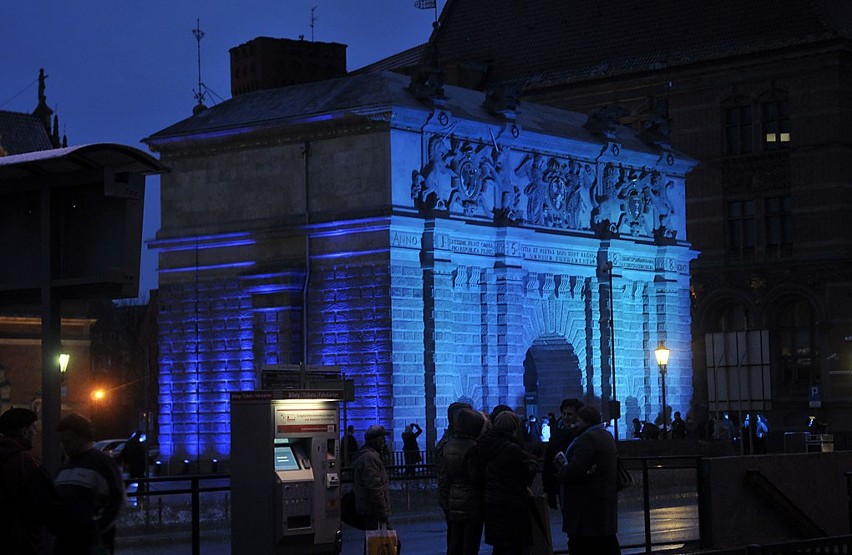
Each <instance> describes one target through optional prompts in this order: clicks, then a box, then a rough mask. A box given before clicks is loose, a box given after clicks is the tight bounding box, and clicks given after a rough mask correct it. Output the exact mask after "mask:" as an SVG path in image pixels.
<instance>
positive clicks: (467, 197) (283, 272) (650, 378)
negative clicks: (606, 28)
mask: <svg viewBox="0 0 852 555" xmlns="http://www.w3.org/2000/svg"><path fill="white" fill-rule="evenodd" d="M409 85H410V83H409V79H408V78H406V77H403V76H400V75H397V74H392V73H377V74H365V75H359V76H353V77H346V78H343V79H338V80H331V81H323V82H319V83H312V84H308V85H300V86H295V87H285V88H280V89H273V90H266V91H258V92H254V93H250V94H245V95H240V96H237V97H235V98H233V99H231V100H229V101H227V102H224V103H222V104H219V105H217V106H215V107H213V108H211V109H209V110H206V111H204V112H201V113H199V114H196V115H194V116H193V117H191V118H189V119H187V120H184V121H182V122H179V123H177V124H175V125H174V126H172V127H169V128H167V129H164V130H162V131H160V132H158V133H155V134H154V135H152V136H151V137H148V138H147V139H146V140H145V141H146V143H147V144H148V145H149V146H150V148H151V149H152V150H154V151H155V152H158V153H159V155H160V158H161V160H162V161H163V162H164V163H165V164H167V165H168V166H169V167H170V168H171V171H170V173H168V174H166V175H164V176H163V178H162V191H161V199H162V200H161V202H162V227H161V229H160V231H159V232H158V235H157V239H156V242H155V245H154V246H155V247H156V248H157V249H158V250H159V253H160V254H159V258H160V270H159V272H160V274H159V279H160V290H159V302H160V314H159V330H160V341H159V344H160V361H159V362H160V399H159V402H160V418H159V426H160V429H159V433H160V452H161V454H162V455H163V456H164V457H167V458H175V457H181V458H182V457H190V458H193V459H196V458H197V459H198V460H199V461H202V460H203V459H206V458H210V457H217V458H225V457H227V454H228V450H229V425H228V422H229V415H228V398H229V394H230V392H232V391H239V390H251V389H255V388H258V387H259V374H260V372H261V371H262V369H263V367H264V366H266V365H278V364H294V363H301V362H305V363H307V364H308V365H315V366H334V367H337V368H338V369H339V370H340V371H341V372H342V373H343V375H344V376H345V377H347V378H350V379H352V380H354V382H355V393H356V394H355V401H354V402H351V403H348V405H347V407H346V415H347V420H348V422H347V423H351V424H353V425H354V426H355V427H356V429H357V430H360V431H363V430H365V429H366V428H367V426H369V425H370V424H373V423H380V424H383V425H385V426H387V427H389V428H390V429H392V430H393V431H394V435H393V440H394V442H399V437H400V434H401V432H402V430H403V428H404V426H405V425H406V424H408V423H410V422H418V423H421V424H422V425H423V429H424V430H425V431H426V434H425V437H426V442H425V443H426V446H431V445H434V442H435V441H436V439H437V438H438V437H439V435H440V433H441V432H442V431H443V428H444V427H445V426H446V424H447V422H446V407H447V406H448V405H449V404H450V403H452V402H453V401H456V400H459V399H464V400H467V401H468V402H470V403H471V404H473V406H475V407H477V408H483V409H490V408H492V407H494V406H495V405H497V404H499V403H505V404H509V405H510V406H513V407H517V408H519V409H522V410H523V409H524V407H525V401H524V400H525V398H527V399H530V398H531V399H534V400H535V402H533V403H532V404H530V406H529V407H527V408H528V410H529V411H534V410H541V411H542V412H545V413H546V412H547V411H551V410H554V411H555V410H558V405H559V401H560V400H561V399H562V398H563V397H580V398H584V399H586V400H588V401H590V402H591V401H594V402H602V403H603V406H604V407H605V410H608V408H609V407H610V405H609V403H608V401H610V400H613V399H617V400H619V401H620V402H621V412H622V418H621V425H622V429H625V427H626V426H625V424H624V423H625V422H629V421H630V420H631V418H633V417H634V416H635V417H639V418H640V419H645V418H646V417H648V418H653V417H654V416H655V415H656V414H658V413H659V412H660V385H661V384H660V380H659V373H658V368H657V365H656V363H655V362H654V357H653V350H654V348H655V347H656V345H657V343H658V341H660V340H664V341H665V342H666V343H667V344H668V345H669V346H670V347H671V348H672V350H673V358H674V360H676V361H677V364H672V365H671V367H672V372H670V374H669V377H668V379H669V383H670V384H677V386H676V387H675V386H674V385H672V391H674V393H673V394H672V395H671V396H670V397H669V401H670V402H669V404H670V405H671V406H673V407H675V408H676V410H683V409H685V408H686V407H687V406H688V404H689V400H690V399H691V397H692V390H691V376H692V370H691V367H690V358H689V356H688V354H687V353H688V347H689V343H690V295H689V272H688V267H689V262H690V260H692V259H693V258H694V257H695V255H696V253H695V252H694V251H693V250H692V249H691V248H690V245H689V243H688V242H687V240H686V223H685V217H684V216H685V199H684V188H683V184H684V177H685V175H686V173H687V172H688V171H689V170H690V169H691V168H692V166H693V165H694V161H693V160H692V159H690V158H687V157H684V156H682V155H680V154H679V153H677V152H675V151H673V150H671V149H669V148H666V147H664V146H660V145H654V144H649V143H647V142H643V141H642V140H640V139H639V137H638V136H637V135H636V134H635V133H633V132H632V131H630V130H629V129H628V128H626V127H623V126H618V125H614V124H612V122H607V120H606V118H605V117H602V118H598V119H594V118H593V119H592V120H587V117H586V116H585V115H582V114H577V113H571V112H566V111H563V110H558V109H553V108H548V107H545V106H536V105H534V104H526V103H524V104H521V105H520V106H518V105H515V104H513V103H511V102H506V101H505V99H503V100H501V99H500V98H499V97H495V96H493V95H492V96H489V97H486V95H483V94H482V93H478V92H475V91H470V90H466V89H462V88H457V87H447V88H446V90H443V91H440V90H439V91H435V94H433V95H432V96H428V97H427V96H423V95H422V94H420V99H418V98H417V95H416V94H413V93H412V90H413V89H415V87H410V86H409ZM418 91H419V93H422V92H423V91H422V90H420V89H417V90H415V91H414V92H418ZM419 93H418V94H419ZM602 122H603V123H602ZM610 268H611V270H610ZM612 324H614V325H612ZM613 328H614V330H615V337H614V338H613V336H612V332H611V329H613ZM613 345H614V346H615V348H616V350H617V353H618V358H617V359H615V368H613V358H614V357H613V354H612V346H613ZM674 360H673V362H674ZM613 385H614V386H615V387H614V388H613ZM613 389H614V394H613ZM202 468H203V465H202Z"/></svg>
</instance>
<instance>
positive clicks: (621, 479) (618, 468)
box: [615, 457, 636, 491]
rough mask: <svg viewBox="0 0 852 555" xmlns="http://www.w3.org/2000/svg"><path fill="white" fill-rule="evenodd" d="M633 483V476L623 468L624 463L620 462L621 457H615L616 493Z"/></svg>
mask: <svg viewBox="0 0 852 555" xmlns="http://www.w3.org/2000/svg"><path fill="white" fill-rule="evenodd" d="M635 483H636V482H635V480H633V475H632V474H630V472H629V471H628V470H627V469H626V468H624V463H623V462H621V457H617V458H616V463H615V489H616V490H617V491H622V490H623V489H625V488H627V487H630V486H632V485H633V484H635Z"/></svg>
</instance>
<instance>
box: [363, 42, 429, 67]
mask: <svg viewBox="0 0 852 555" xmlns="http://www.w3.org/2000/svg"><path fill="white" fill-rule="evenodd" d="M427 46H428V43H425V42H424V43H423V44H418V45H417V46H413V47H411V48H409V49H408V50H403V51H402V52H399V53H397V54H394V55H393V56H388V57H387V58H383V59H381V60H379V61H377V62H373V63H372V64H368V65H365V66H364V67H361V68H358V69H356V70H354V71H351V72H350V74H358V73H369V72H373V71H398V72H402V73H406V70H410V69H412V68H415V67H417V66H418V65H419V64H420V60H421V58H423V54H424V52H425V51H426V47H427Z"/></svg>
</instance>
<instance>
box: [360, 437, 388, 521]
mask: <svg viewBox="0 0 852 555" xmlns="http://www.w3.org/2000/svg"><path fill="white" fill-rule="evenodd" d="M389 435H390V432H388V431H387V430H385V427H384V426H378V425H375V424H374V425H372V426H370V427H369V428H367V431H366V432H364V445H362V446H361V448H360V449H359V450H358V456H357V457H355V462H354V463H352V468H353V490H354V492H355V509H356V511H357V513H358V514H359V515H361V516H363V517H364V524H365V529H367V530H378V529H379V525H382V524H384V525H385V526H387V525H388V519H389V518H390V513H391V507H390V480H388V473H387V471H386V470H385V465H384V463H383V462H382V450H383V449H384V448H385V445H386V441H387V440H386V439H385V438H386V437H387V436H389Z"/></svg>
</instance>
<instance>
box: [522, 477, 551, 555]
mask: <svg viewBox="0 0 852 555" xmlns="http://www.w3.org/2000/svg"><path fill="white" fill-rule="evenodd" d="M529 505H530V521H531V522H530V526H531V528H532V535H533V544H532V545H529V546H526V547H524V548H523V553H524V555H553V539H552V538H551V537H550V509H548V507H547V498H546V497H545V496H543V495H538V496H533V495H532V492H531V491H530V492H529Z"/></svg>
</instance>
